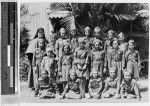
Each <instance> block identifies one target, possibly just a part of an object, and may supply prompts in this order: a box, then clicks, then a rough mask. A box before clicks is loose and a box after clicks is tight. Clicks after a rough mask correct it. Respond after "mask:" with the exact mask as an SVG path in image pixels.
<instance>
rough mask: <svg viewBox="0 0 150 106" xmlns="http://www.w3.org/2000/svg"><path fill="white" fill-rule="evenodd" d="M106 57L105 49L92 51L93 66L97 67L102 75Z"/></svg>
mask: <svg viewBox="0 0 150 106" xmlns="http://www.w3.org/2000/svg"><path fill="white" fill-rule="evenodd" d="M104 59H105V51H104V50H101V51H98V50H93V51H92V53H91V68H92V69H93V68H94V69H96V71H98V72H100V73H99V74H100V76H102V75H103V66H104Z"/></svg>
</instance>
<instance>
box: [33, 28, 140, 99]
mask: <svg viewBox="0 0 150 106" xmlns="http://www.w3.org/2000/svg"><path fill="white" fill-rule="evenodd" d="M42 33H44V30H41V32H40V33H39V34H42ZM59 33H60V38H59V39H58V40H57V41H56V42H55V43H51V42H50V43H49V44H47V45H46V43H45V40H44V39H43V38H40V37H39V38H38V48H37V49H36V50H35V52H34V55H33V62H32V65H33V76H34V87H35V96H37V95H39V96H40V98H45V97H50V98H51V97H56V98H78V99H80V98H84V97H86V98H97V99H98V98H101V97H102V98H109V97H112V96H113V97H114V98H134V97H135V98H138V99H140V98H141V95H140V91H139V87H138V85H137V82H136V80H138V78H139V70H140V56H139V52H138V51H137V50H135V42H134V40H129V41H128V42H125V41H124V39H125V36H124V33H122V32H121V33H119V34H118V35H117V37H114V31H113V30H109V31H108V38H107V40H105V41H103V38H102V37H101V28H100V27H95V29H94V37H90V35H91V29H90V28H89V27H86V28H85V29H84V34H85V36H82V37H81V36H77V31H76V28H72V29H70V34H71V35H70V36H71V38H70V37H68V36H67V35H66V30H65V28H61V29H60V31H59ZM58 82H62V83H63V87H62V88H63V92H62V93H61V92H60V89H59V87H58V85H57V84H58Z"/></svg>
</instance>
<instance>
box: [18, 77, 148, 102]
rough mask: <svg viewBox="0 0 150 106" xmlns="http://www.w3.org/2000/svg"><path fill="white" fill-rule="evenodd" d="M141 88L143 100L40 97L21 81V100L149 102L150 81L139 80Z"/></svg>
mask: <svg viewBox="0 0 150 106" xmlns="http://www.w3.org/2000/svg"><path fill="white" fill-rule="evenodd" d="M138 84H139V87H140V90H141V96H142V99H141V101H138V100H137V99H112V98H107V99H85V98H83V99H60V100H58V99H39V98H38V97H34V91H32V90H31V89H29V88H27V83H26V82H21V83H20V100H21V102H23V103H27V102H28V103H42V102H43V103H139V102H142V103H143V102H145V103H146V102H148V100H149V96H148V95H149V90H148V86H149V82H148V79H146V80H139V81H138Z"/></svg>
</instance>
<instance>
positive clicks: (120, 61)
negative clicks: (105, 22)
mask: <svg viewBox="0 0 150 106" xmlns="http://www.w3.org/2000/svg"><path fill="white" fill-rule="evenodd" d="M110 66H111V67H115V68H116V71H117V75H118V77H119V79H120V80H121V79H122V68H124V56H123V52H122V51H121V50H120V49H119V48H118V49H113V50H112V51H111V53H110Z"/></svg>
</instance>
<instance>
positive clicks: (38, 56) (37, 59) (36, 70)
mask: <svg viewBox="0 0 150 106" xmlns="http://www.w3.org/2000/svg"><path fill="white" fill-rule="evenodd" d="M44 55H45V50H41V49H40V48H37V49H36V50H35V53H34V54H33V62H32V64H33V78H34V87H35V86H36V84H37V80H38V78H39V77H40V75H41V62H42V59H43V57H44Z"/></svg>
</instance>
